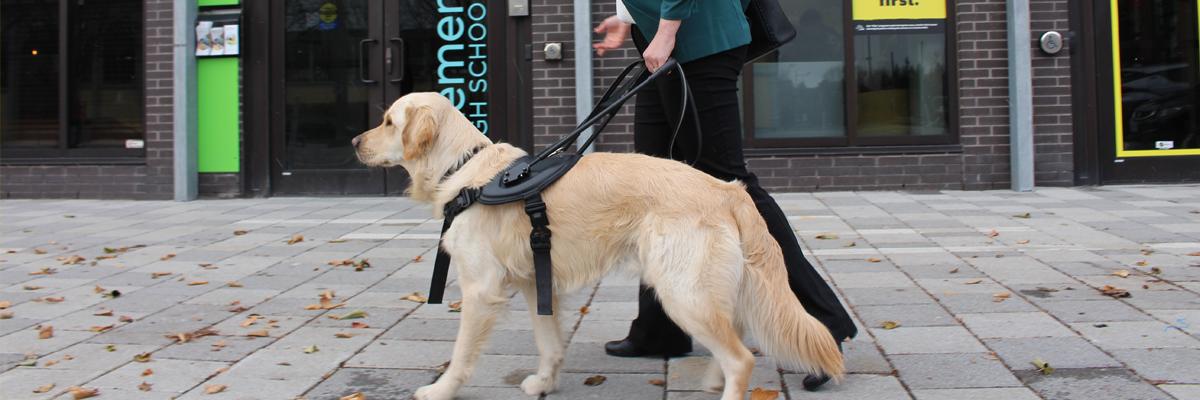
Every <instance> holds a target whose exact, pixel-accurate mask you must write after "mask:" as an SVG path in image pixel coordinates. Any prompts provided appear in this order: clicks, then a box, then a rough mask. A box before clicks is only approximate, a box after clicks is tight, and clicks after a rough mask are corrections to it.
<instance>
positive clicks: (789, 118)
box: [751, 0, 846, 138]
mask: <svg viewBox="0 0 1200 400" xmlns="http://www.w3.org/2000/svg"><path fill="white" fill-rule="evenodd" d="M780 5H781V6H783V9H784V13H786V14H787V16H788V19H790V20H791V21H792V22H793V25H794V26H795V27H796V31H797V35H796V37H797V40H793V41H791V42H789V43H788V44H786V45H784V46H783V47H781V48H780V49H779V52H778V53H777V55H774V56H769V58H768V59H763V60H759V61H758V62H756V63H754V64H753V66H752V70H751V73H752V74H753V81H754V87H753V93H754V96H753V98H754V110H753V118H754V136H755V137H757V138H811V137H841V136H845V135H846V123H845V117H844V115H845V113H844V111H845V104H844V103H845V101H844V99H845V93H844V91H845V90H844V82H845V73H844V72H843V71H844V68H845V54H844V51H843V48H844V42H843V40H844V35H843V34H842V32H843V29H842V21H843V20H842V7H843V2H842V1H840V0H791V1H782V2H780Z"/></svg>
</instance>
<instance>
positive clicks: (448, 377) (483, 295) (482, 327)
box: [413, 265, 508, 400]
mask: <svg viewBox="0 0 1200 400" xmlns="http://www.w3.org/2000/svg"><path fill="white" fill-rule="evenodd" d="M467 269H469V271H468V270H464V268H459V269H458V271H459V274H458V276H459V278H458V282H459V285H460V286H461V287H462V293H463V299H462V322H461V324H460V325H459V327H458V338H457V339H455V341H454V355H453V356H452V357H451V358H450V366H449V367H448V368H447V369H446V373H444V374H442V376H441V377H439V378H438V380H437V382H434V383H433V384H432V385H429V386H425V387H422V388H420V389H418V390H417V392H416V394H415V395H414V396H413V397H415V398H416V399H417V400H450V399H452V398H454V394H455V393H457V392H458V389H459V388H460V387H462V385H463V383H465V382H466V381H467V379H468V378H470V376H471V373H472V372H473V371H474V370H475V362H476V361H478V360H479V352H480V350H481V349H482V348H483V344H484V342H486V341H487V339H488V336H489V335H490V334H491V331H492V327H493V326H495V323H496V315H497V314H499V313H500V312H501V311H503V308H504V305H506V304H507V303H508V299H507V298H506V297H505V296H504V282H503V280H502V278H501V277H500V276H499V274H500V273H501V272H500V271H502V270H503V268H502V267H500V266H498V265H497V266H495V267H492V268H488V267H484V268H467Z"/></svg>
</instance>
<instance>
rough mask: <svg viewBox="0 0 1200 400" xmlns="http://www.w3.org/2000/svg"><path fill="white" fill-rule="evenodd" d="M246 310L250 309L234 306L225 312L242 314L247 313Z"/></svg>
mask: <svg viewBox="0 0 1200 400" xmlns="http://www.w3.org/2000/svg"><path fill="white" fill-rule="evenodd" d="M246 310H249V308H246V307H245V306H233V307H229V309H228V310H225V311H229V312H231V313H240V312H242V311H246Z"/></svg>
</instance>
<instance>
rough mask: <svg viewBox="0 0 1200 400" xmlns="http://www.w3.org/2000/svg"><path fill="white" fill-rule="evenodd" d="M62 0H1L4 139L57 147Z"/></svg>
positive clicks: (8, 143) (0, 124) (0, 121)
mask: <svg viewBox="0 0 1200 400" xmlns="http://www.w3.org/2000/svg"><path fill="white" fill-rule="evenodd" d="M58 27H59V25H58V0H4V2H3V3H0V32H2V33H0V49H2V50H0V51H2V52H3V53H0V58H2V60H3V62H0V135H2V136H0V143H3V146H4V147H5V148H20V147H24V148H29V147H48V148H54V147H58V128H59V121H58V98H59V97H58V60H59V49H58Z"/></svg>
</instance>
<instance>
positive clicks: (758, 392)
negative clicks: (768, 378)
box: [750, 388, 779, 400]
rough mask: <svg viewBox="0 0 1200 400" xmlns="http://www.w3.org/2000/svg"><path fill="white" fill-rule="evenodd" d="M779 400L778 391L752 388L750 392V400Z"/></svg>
mask: <svg viewBox="0 0 1200 400" xmlns="http://www.w3.org/2000/svg"><path fill="white" fill-rule="evenodd" d="M778 398H779V391H778V390H768V389H763V388H754V390H751V391H750V400H775V399H778Z"/></svg>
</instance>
